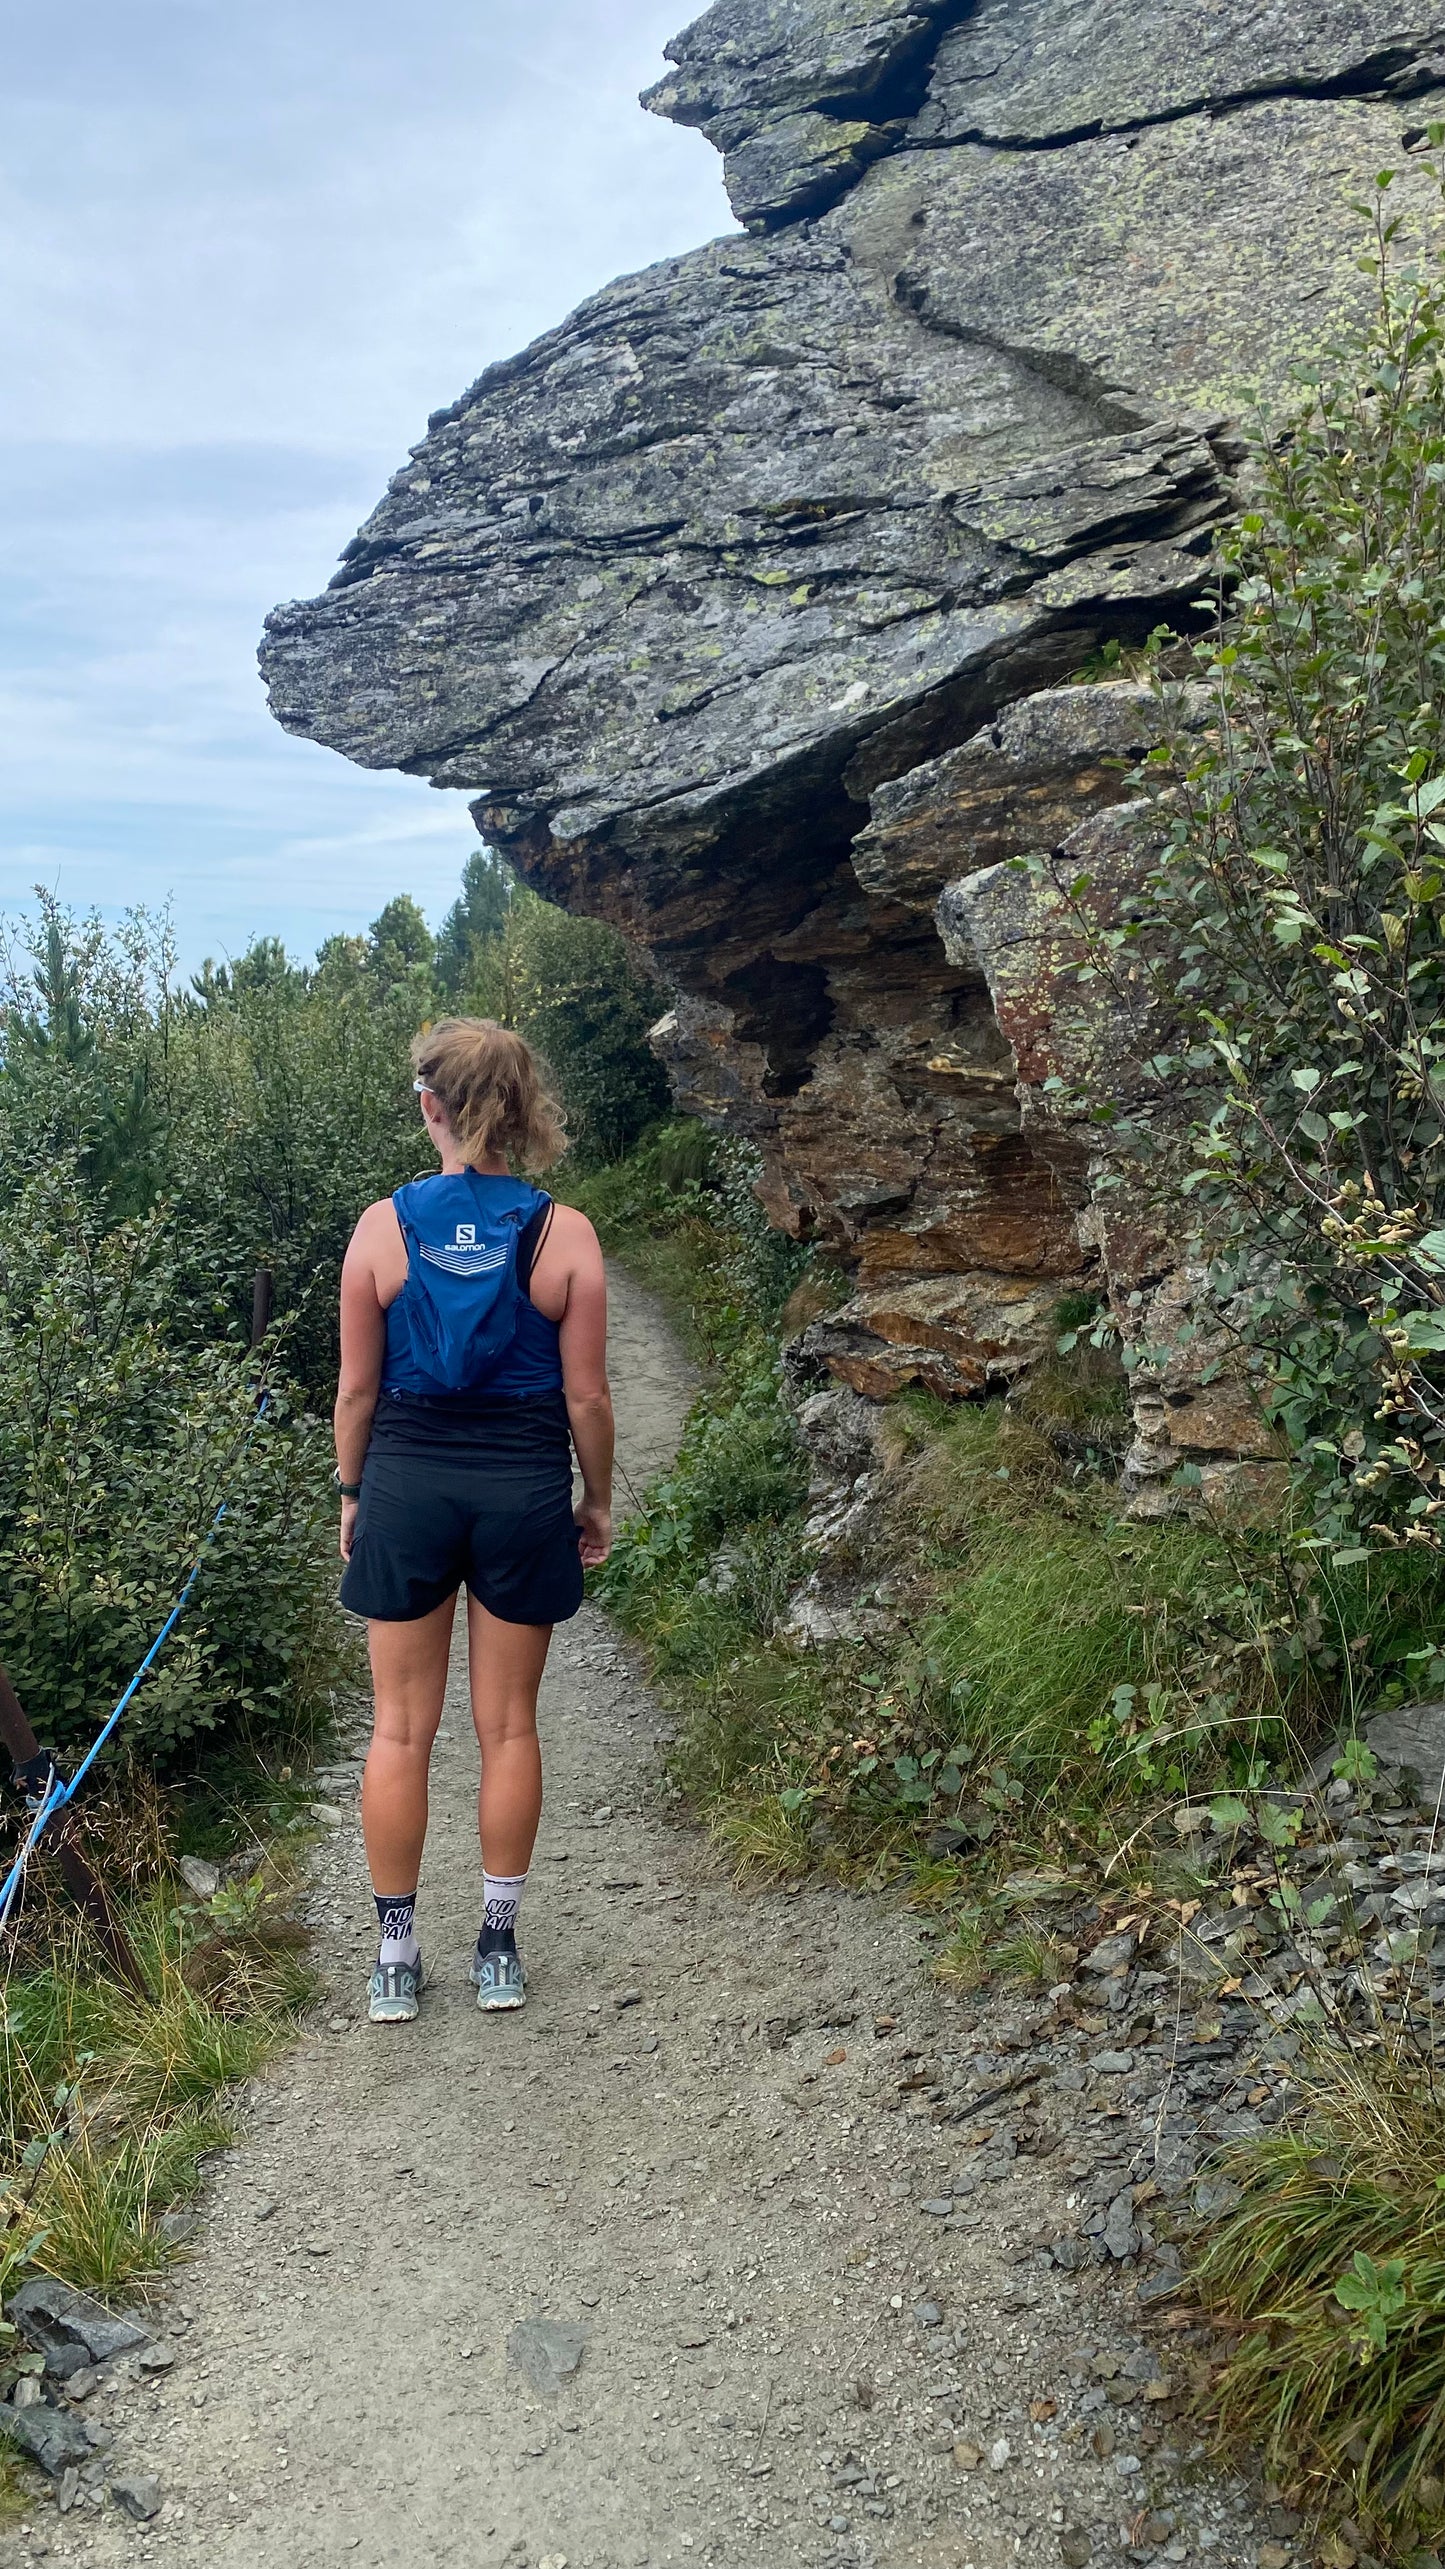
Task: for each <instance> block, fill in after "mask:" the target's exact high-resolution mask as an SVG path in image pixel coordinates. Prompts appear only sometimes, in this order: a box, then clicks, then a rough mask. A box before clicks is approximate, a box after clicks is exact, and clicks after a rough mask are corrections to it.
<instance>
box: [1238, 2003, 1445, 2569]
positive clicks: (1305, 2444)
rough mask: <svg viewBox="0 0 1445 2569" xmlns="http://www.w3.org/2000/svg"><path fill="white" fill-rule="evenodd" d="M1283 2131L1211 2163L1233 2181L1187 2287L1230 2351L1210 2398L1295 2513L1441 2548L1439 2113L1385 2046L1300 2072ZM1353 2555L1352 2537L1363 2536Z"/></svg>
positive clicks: (1444, 2250) (1443, 2231) (1410, 2069)
mask: <svg viewBox="0 0 1445 2569" xmlns="http://www.w3.org/2000/svg"><path fill="white" fill-rule="evenodd" d="M1297 2075H1298V2076H1299V2077H1300V2080H1301V2083H1302V2085H1303V2087H1304V2091H1305V2105H1304V2110H1303V2112H1302V2113H1301V2115H1300V2116H1299V2117H1298V2118H1297V2119H1296V2121H1295V2122H1294V2124H1293V2126H1292V2128H1291V2129H1289V2130H1287V2131H1276V2132H1271V2133H1268V2134H1266V2135H1263V2136H1261V2137H1259V2138H1257V2139H1254V2140H1250V2141H1248V2142H1245V2143H1243V2144H1242V2145H1241V2146H1240V2147H1239V2148H1237V2149H1235V2150H1234V2151H1232V2152H1230V2153H1229V2154H1228V2155H1227V2156H1226V2157H1225V2158H1224V2159H1223V2160H1222V2161H1221V2165H1222V2167H1223V2168H1224V2169H1225V2171H1226V2172H1227V2173H1228V2174H1229V2175H1230V2176H1232V2177H1233V2179H1234V2181H1235V2182H1236V2184H1237V2185H1238V2186H1239V2187H1240V2189H1241V2194H1240V2201H1239V2204H1238V2206H1237V2208H1236V2209H1235V2210H1234V2212H1233V2213H1231V2214H1230V2215H1229V2217H1228V2218H1227V2219H1226V2220H1225V2221H1224V2222H1223V2223H1222V2225H1221V2226H1220V2227H1219V2228H1218V2230H1217V2231H1216V2232H1215V2233H1214V2235H1213V2237H1212V2238H1211V2239H1210V2240H1209V2241H1208V2243H1207V2244H1206V2246H1205V2247H1204V2249H1203V2251H1202V2253H1201V2255H1200V2257H1199V2260H1198V2264H1197V2268H1196V2274H1197V2280H1198V2282H1199V2285H1200V2288H1201V2291H1202V2293H1203V2296H1204V2298H1205V2301H1206V2303H1207V2304H1208V2306H1209V2307H1210V2309H1211V2310H1212V2312H1213V2314H1214V2316H1215V2318H1216V2319H1217V2320H1218V2321H1219V2322H1220V2323H1221V2324H1223V2325H1224V2326H1226V2327H1227V2328H1228V2329H1229V2330H1230V2331H1231V2344H1230V2347H1229V2351H1228V2353H1227V2355H1226V2357H1225V2360H1224V2363H1223V2366H1222V2369H1221V2372H1220V2374H1219V2378H1218V2380H1217V2382H1216V2384H1215V2388H1214V2393H1213V2399H1214V2404H1215V2414H1216V2417H1217V2420H1218V2423H1219V2426H1220V2429H1221V2431H1222V2433H1223V2434H1224V2435H1225V2436H1226V2438H1229V2439H1232V2440H1235V2441H1238V2442H1240V2443H1248V2444H1250V2445H1252V2446H1254V2447H1255V2448H1256V2449H1258V2448H1262V2449H1263V2450H1264V2453H1265V2455H1266V2458H1267V2459H1268V2461H1269V2462H1270V2463H1271V2465H1272V2466H1273V2467H1274V2468H1275V2469H1276V2471H1277V2472H1278V2473H1279V2476H1280V2477H1281V2478H1282V2479H1283V2480H1285V2481H1286V2482H1288V2483H1290V2484H1292V2486H1293V2487H1294V2488H1295V2489H1296V2490H1297V2492H1298V2497H1299V2502H1300V2503H1302V2504H1304V2505H1306V2506H1309V2507H1321V2508H1324V2507H1334V2508H1336V2509H1338V2508H1339V2507H1340V2506H1342V2505H1347V2506H1348V2508H1349V2510H1350V2514H1351V2516H1352V2518H1353V2519H1354V2522H1355V2524H1356V2526H1357V2528H1359V2529H1360V2530H1361V2532H1362V2535H1363V2537H1364V2541H1365V2542H1368V2543H1374V2544H1377V2545H1379V2546H1380V2547H1389V2548H1392V2549H1399V2548H1406V2549H1408V2548H1409V2547H1410V2546H1411V2545H1412V2544H1417V2545H1428V2546H1432V2547H1433V2546H1435V2545H1437V2544H1438V2543H1439V2542H1440V2541H1441V2540H1442V2539H1445V2174H1442V2170H1445V2106H1442V2104H1441V2101H1440V2100H1439V2099H1438V2098H1437V2096H1436V2095H1435V2093H1434V2091H1433V2083H1432V2082H1429V2081H1424V2080H1422V2078H1421V2075H1420V2065H1419V2063H1418V2062H1417V2061H1412V2060H1407V2059H1406V2058H1405V2057H1404V2056H1403V2054H1401V2053H1400V2052H1399V2051H1398V2050H1397V2049H1396V2050H1392V2049H1390V2048H1383V2047H1381V2048H1372V2049H1370V2050H1368V2051H1364V2052H1354V2051H1350V2050H1346V2049H1345V2048H1344V2047H1343V2046H1331V2047H1330V2048H1328V2049H1321V2050H1319V2051H1317V2052H1315V2053H1313V2054H1312V2055H1310V2056H1309V2057H1307V2058H1306V2059H1305V2060H1304V2061H1303V2062H1302V2063H1300V2064H1297ZM1362 2547H1363V2544H1362Z"/></svg>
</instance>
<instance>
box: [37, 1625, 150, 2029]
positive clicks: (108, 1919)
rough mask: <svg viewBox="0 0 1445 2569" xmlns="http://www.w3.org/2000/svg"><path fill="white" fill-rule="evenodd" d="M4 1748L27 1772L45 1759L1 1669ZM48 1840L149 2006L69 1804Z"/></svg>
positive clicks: (90, 1918)
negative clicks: (82, 1847) (84, 1851)
mask: <svg viewBox="0 0 1445 2569" xmlns="http://www.w3.org/2000/svg"><path fill="white" fill-rule="evenodd" d="M0 1742H3V1743H4V1745H5V1747H6V1748H8V1749H9V1751H10V1754H11V1756H12V1758H13V1759H14V1761H15V1764H16V1765H17V1766H27V1765H28V1764H29V1763H30V1760H31V1759H32V1758H37V1757H39V1755H40V1753H41V1752H40V1742H39V1740H38V1739H37V1738H36V1736H35V1733H34V1731H33V1730H32V1729H31V1727H30V1723H29V1721H28V1720H27V1718H26V1715H25V1712H24V1710H23V1708H22V1706H21V1702H20V1698H19V1696H18V1695H17V1694H16V1692H15V1689H14V1687H13V1686H12V1685H11V1683H10V1679H9V1677H8V1676H7V1675H6V1672H5V1670H4V1669H3V1668H0ZM48 1835H49V1839H50V1845H51V1848H52V1850H53V1852H54V1855H55V1858H56V1861H57V1862H58V1864H59V1866H60V1871H61V1877H62V1879H63V1881H64V1883H65V1887H66V1889H67V1891H68V1892H69V1893H70V1895H71V1898H72V1899H73V1900H74V1902H75V1904H76V1907H77V1908H78V1909H79V1910H80V1912H81V1915H82V1916H83V1917H84V1919H85V1920H86V1923H87V1925H88V1926H90V1927H91V1928H92V1929H93V1931H94V1933H95V1937H96V1940H97V1942H98V1943H99V1944H100V1945H101V1946H102V1947H103V1949H104V1951H105V1953H106V1955H107V1957H108V1959H109V1960H110V1962H111V1964H112V1965H113V1967H114V1969H115V1971H116V1973H117V1975H118V1977H119V1978H120V1979H121V1980H123V1981H124V1982H125V1985H126V1987H127V1988H128V1989H130V1990H133V1991H134V1993H135V1995H136V1997H137V1998H144V1999H147V2000H148V1999H149V1998H150V1996H151V1989H150V1984H149V1982H148V1981H147V1979H146V1976H145V1973H144V1972H143V1971H142V1969H141V1966H140V1961H139V1957H138V1956H137V1954H136V1951H135V1947H134V1946H133V1945H132V1943H131V1941H130V1938H129V1936H128V1935H127V1934H126V1932H125V1929H124V1928H123V1927H122V1925H121V1923H120V1920H119V1919H118V1918H117V1917H116V1915H115V1912H114V1910H113V1909H112V1907H111V1905H110V1901H109V1898H108V1896H107V1894H106V1889H105V1885H104V1884H103V1883H102V1882H101V1881H99V1880H98V1878H97V1876H96V1875H95V1874H94V1873H93V1872H92V1870H91V1868H90V1865H89V1864H88V1863H87V1861H86V1859H85V1857H84V1855H83V1854H82V1853H81V1850H80V1846H79V1844H78V1842H77V1838H76V1823H75V1817H74V1813H73V1811H72V1808H71V1805H70V1804H69V1803H68V1802H67V1803H66V1805H65V1806H64V1808H63V1809H62V1810H60V1811H57V1813H56V1815H55V1818H54V1819H53V1820H52V1821H51V1823H50V1827H49V1832H48ZM42 1843H43V1841H42Z"/></svg>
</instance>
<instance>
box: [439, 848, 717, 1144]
mask: <svg viewBox="0 0 1445 2569" xmlns="http://www.w3.org/2000/svg"><path fill="white" fill-rule="evenodd" d="M461 1004H462V1005H463V1006H464V1007H465V1008H466V1009H468V1010H469V1011H471V1012H472V1013H473V1014H475V1015H478V1016H484V1017H495V1018H496V1019H497V1020H498V1022H499V1023H500V1024H501V1025H504V1026H514V1027H516V1029H517V1031H518V1033H519V1034H523V1035H525V1036H526V1038H527V1041H528V1042H529V1043H531V1044H535V1045H536V1047H537V1050H538V1051H539V1053H541V1055H542V1057H543V1059H544V1060H545V1062H546V1063H547V1066H548V1069H549V1070H550V1071H551V1074H552V1077H553V1078H554V1080H555V1081H556V1083H557V1087H558V1089H559V1091H560V1093H561V1096H562V1099H563V1102H564V1104H565V1106H566V1109H567V1124H568V1131H569V1133H570V1135H571V1140H572V1147H573V1150H574V1151H575V1153H576V1156H577V1159H578V1161H579V1163H581V1164H582V1165H587V1164H592V1163H598V1162H604V1163H605V1162H606V1161H609V1160H616V1159H620V1158H621V1157H622V1156H623V1155H624V1153H625V1152H627V1151H629V1150H631V1148H632V1146H633V1144H634V1143H635V1142H636V1141H637V1140H638V1138H639V1136H640V1135H641V1134H642V1133H644V1132H645V1131H646V1129H647V1127H648V1125H649V1124H654V1123H656V1121H657V1119H658V1117H659V1116H660V1115H664V1114H665V1113H666V1112H667V1108H668V1104H669V1090H668V1084H667V1074H666V1072H665V1071H664V1069H663V1067H662V1064H661V1063H660V1062H659V1061H658V1059H657V1057H656V1055H655V1054H654V1053H653V1052H652V1050H651V1049H650V1047H649V1045H648V1042H647V1029H648V1027H649V1026H650V1025H651V1024H652V1023H653V1021H654V1019H655V1018H657V1017H658V1016H659V1015H660V1014H661V1012H662V1008H663V1004H664V1001H663V993H662V990H661V987H660V985H659V984H658V983H657V981H656V980H655V979H654V977H653V975H652V973H651V972H650V971H649V970H648V969H647V967H646V966H645V965H644V964H643V963H642V962H641V961H640V960H639V959H638V957H637V955H636V954H635V953H634V952H633V951H632V949H631V948H630V947H629V946H628V945H627V944H626V942H625V940H624V939H623V938H622V937H621V936H619V935H618V932H617V930H616V929H615V928H610V927H608V926H607V925H606V924H605V922H604V921H602V920H600V919H578V918H573V917H572V916H571V914H570V913H569V912H568V911H566V910H559V909H557V908H556V907H555V906H554V904H553V903H552V902H550V901H540V900H538V898H537V896H536V894H535V893H534V892H526V891H516V892H514V893H513V895H512V898H511V900H510V901H509V903H508V906H507V911H506V916H505V919H504V921H503V923H502V925H501V927H500V929H499V930H498V931H497V932H496V933H495V934H493V935H491V936H481V937H476V938H474V939H473V940H472V942H471V944H470V946H469V950H468V963H467V979H466V983H465V986H464V989H463V993H462V1000H461Z"/></svg>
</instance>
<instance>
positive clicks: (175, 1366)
mask: <svg viewBox="0 0 1445 2569" xmlns="http://www.w3.org/2000/svg"><path fill="white" fill-rule="evenodd" d="M176 1288H177V1269H176V1262H175V1254H174V1243H173V1238H172V1234H171V1230H170V1227H169V1226H168V1225H167V1223H166V1221H165V1220H164V1218H163V1217H162V1216H160V1215H158V1214H151V1215H148V1216H147V1217H145V1219H144V1220H142V1221H140V1222H125V1223H120V1224H118V1225H116V1226H115V1227H114V1228H112V1229H109V1230H106V1229H104V1228H102V1227H101V1224H100V1222H99V1221H98V1218H97V1215H96V1211H95V1208H94V1205H93V1202H92V1201H91V1200H90V1199H89V1197H88V1195H87V1192H86V1189H85V1187H84V1183H83V1181H82V1179H81V1178H80V1176H79V1173H78V1171H77V1169H76V1167H75V1164H74V1162H73V1161H72V1162H69V1163H67V1162H66V1161H64V1160H61V1161H59V1162H57V1163H56V1164H55V1165H54V1166H53V1167H52V1168H51V1169H50V1170H49V1171H48V1172H47V1173H45V1174H44V1175H42V1176H36V1177H32V1178H30V1179H29V1180H28V1181H26V1182H25V1183H24V1184H23V1185H22V1186H21V1188H20V1190H19V1192H18V1194H17V1195H16V1196H15V1198H14V1199H13V1200H12V1201H10V1202H9V1203H7V1204H5V1205H4V1206H3V1207H0V1526H3V1528H4V1549H5V1564H4V1566H5V1577H4V1581H3V1584H0V1661H3V1663H4V1664H5V1666H6V1667H7V1668H8V1669H9V1671H10V1673H11V1676H12V1677H13V1679H14V1681H15V1685H16V1687H17V1690H18V1692H19V1694H20V1697H21V1700H22V1702H23V1703H24V1704H25V1706H26V1708H27V1710H28V1712H29V1713H30V1716H31V1719H32V1721H33V1722H34V1723H35V1726H36V1728H37V1730H38V1731H39V1733H40V1735H41V1736H42V1738H44V1739H45V1740H46V1742H47V1744H50V1745H56V1746H59V1745H61V1744H65V1743H69V1744H71V1745H74V1744H76V1743H78V1742H80V1741H83V1740H87V1739H88V1738H89V1737H90V1735H91V1734H92V1732H93V1730H94V1728H95V1725H96V1722H97V1720H98V1719H99V1717H100V1716H101V1715H102V1714H103V1713H104V1712H106V1711H108V1710H109V1707H110V1704H111V1703H112V1701H113V1700H114V1699H115V1697H116V1696H117V1695H118V1694H119V1692H120V1690H121V1687H122V1685H123V1684H124V1683H125V1681H126V1680H127V1678H128V1677H129V1676H130V1674H131V1672H132V1670H133V1669H134V1668H135V1667H136V1665H137V1664H138V1662H139V1660H140V1659H141V1657H142V1654H143V1653H144V1651H145V1649H146V1648H147V1646H148V1645H149V1643H150V1641H151V1639H152V1637H153V1635H154V1634H155V1632H156V1631H157V1629H158V1628H159V1626H160V1624H161V1622H162V1621H163V1620H164V1618H165V1616H166V1615H167V1613H168V1612H169V1610H170V1608H171V1606H172V1604H173V1603H174V1601H175V1598H176V1596H177V1594H178V1593H179V1590H180V1587H181V1584H182V1581H183V1579H184V1577H185V1575H186V1573H187V1571H188V1570H189V1568H190V1565H191V1563H192V1561H193V1560H194V1559H195V1557H196V1553H197V1551H198V1549H199V1547H200V1544H201V1542H202V1539H203V1537H204V1536H205V1534H206V1531H207V1529H208V1527H209V1525H210V1523H211V1519H212V1517H213V1516H214V1513H215V1510H216V1508H217V1506H218V1505H219V1503H220V1501H221V1500H222V1499H223V1498H225V1497H227V1496H228V1495H229V1496H230V1497H231V1501H232V1504H231V1506H230V1509H229V1512H228V1514H227V1517H226V1519H225V1521H224V1524H223V1526H222V1528H221V1531H220V1533H219V1535H218V1536H217V1539H216V1541H215V1542H214V1544H213V1545H212V1546H211V1548H210V1550H209V1551H208V1553H207V1557H206V1566H205V1571H204V1574H203V1577H202V1579H201V1582H200V1583H199V1585H198V1587H197V1590H196V1592H195V1596H194V1599H193V1602H192V1604H191V1606H190V1608H189V1609H188V1612H187V1615H186V1617H185V1619H184V1620H183V1622H182V1624H181V1625H180V1627H179V1629H178V1631H177V1633H176V1635H175V1637H174V1638H173V1640H172V1641H171V1642H170V1644H169V1645H168V1647H167V1650H166V1652H165V1653H164V1655H163V1656H162V1658H161V1660H160V1661H159V1662H158V1664H157V1667H156V1669H155V1671H154V1673H153V1674H152V1675H151V1676H150V1677H148V1678H147V1680H146V1682H145V1685H144V1686H143V1688H142V1690H141V1692H140V1694H139V1696H138V1697H137V1700H136V1703H135V1706H134V1708H133V1711H132V1712H131V1714H130V1716H129V1719H128V1728H127V1740H128V1742H129V1743H130V1744H131V1745H132V1746H135V1745H141V1746H143V1748H144V1750H145V1751H146V1753H148V1754H149V1755H150V1756H152V1757H155V1758H169V1757H172V1756H174V1754H175V1752H176V1751H177V1749H178V1748H180V1747H181V1746H182V1745H183V1744H185V1743H187V1742H194V1741H195V1740H196V1739H197V1738H198V1736H200V1735H202V1734H207V1733H215V1732H217V1731H218V1730H220V1729H221V1728H223V1727H226V1726H230V1727H236V1726H238V1725H246V1726H250V1727H252V1728H254V1729H264V1728H265V1727H267V1726H268V1725H269V1726H277V1725H280V1724H283V1723H286V1724H291V1723H294V1722H295V1720H296V1719H297V1718H298V1716H304V1715H305V1714H306V1713H307V1712H310V1711H314V1710H315V1709H316V1708H317V1707H318V1706H319V1705H320V1704H321V1703H322V1702H323V1701H324V1700H326V1699H327V1698H328V1697H329V1693H330V1689H331V1687H332V1685H333V1683H334V1682H335V1681H336V1680H337V1679H338V1677H339V1676H340V1674H341V1671H342V1666H343V1660H342V1656H341V1653H342V1647H343V1644H342V1632H341V1627H340V1624H339V1621H338V1618H337V1616H336V1611H335V1604H334V1592H335V1573H334V1566H333V1564H332V1561H331V1558H330V1554H331V1548H332V1544H333V1543H334V1529H333V1526H332V1518H331V1508H330V1506H329V1504H328V1500H327V1495H326V1492H325V1487H324V1482H323V1478H322V1470H321V1467H320V1456H319V1454H318V1453H317V1451H316V1440H315V1438H314V1437H313V1436H310V1435H308V1433H307V1430H306V1428H305V1425H304V1423H303V1422H302V1421H300V1420H299V1419H298V1418H297V1417H295V1416H294V1415H293V1413H292V1412H291V1409H290V1407H289V1403H288V1401H287V1398H286V1395H285V1393H284V1389H282V1388H280V1387H278V1388H277V1390H276V1391H275V1392H274V1393H273V1395H272V1398H271V1402H270V1405H269V1407H268V1410H267V1413H266V1415H265V1417H264V1418H263V1419H261V1420H260V1421H259V1423H258V1422H257V1418H256V1403H255V1396H254V1384H253V1378H252V1375H251V1371H250V1369H249V1368H247V1367H246V1366H245V1365H243V1364H242V1363H241V1362H239V1361H238V1358H237V1354H236V1351H235V1350H234V1349H233V1348H231V1347H228V1346H224V1345H218V1344H210V1345H206V1344H202V1345H199V1346H197V1345H195V1344H191V1345H186V1344H184V1343H178V1342H177V1340H176V1339H175V1338H174V1337H173V1336H172V1335H171V1334H170V1333H169V1331H168V1327H167V1323H168V1320H169V1318H170V1314H171V1310H172V1307H173V1304H174V1301H175V1296H176Z"/></svg>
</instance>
